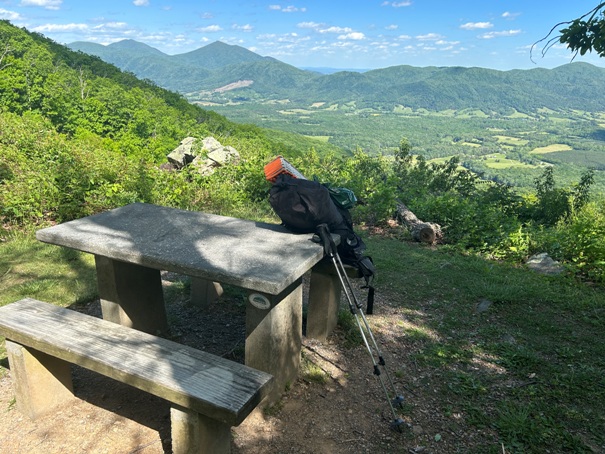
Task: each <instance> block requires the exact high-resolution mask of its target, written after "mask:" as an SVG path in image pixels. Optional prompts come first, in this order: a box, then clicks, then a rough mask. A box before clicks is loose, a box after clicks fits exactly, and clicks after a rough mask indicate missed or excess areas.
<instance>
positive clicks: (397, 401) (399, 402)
mask: <svg viewBox="0 0 605 454" xmlns="http://www.w3.org/2000/svg"><path fill="white" fill-rule="evenodd" d="M334 255H335V257H336V260H337V261H338V263H339V265H340V267H341V269H342V270H343V275H344V280H346V283H347V287H348V289H349V291H350V293H351V295H352V297H353V300H354V301H355V307H356V308H357V311H359V315H360V316H361V319H362V320H363V323H364V326H365V328H366V331H367V332H368V335H369V337H370V340H371V341H372V345H373V347H374V351H375V352H376V354H377V355H378V364H380V365H381V366H382V368H383V370H384V372H385V374H386V376H387V379H388V380H389V383H390V385H391V389H392V391H393V393H394V395H395V398H394V399H393V405H399V406H401V405H402V404H403V400H404V399H403V395H401V394H399V393H397V390H396V389H395V385H394V383H393V379H392V378H391V374H389V370H388V369H387V367H386V361H385V360H384V355H383V354H382V351H381V350H380V348H379V347H378V343H377V342H376V338H375V337H374V333H373V332H372V330H371V329H370V324H369V323H368V319H367V318H366V316H365V314H364V313H363V306H362V304H361V303H360V302H359V300H358V299H357V295H356V294H355V292H354V291H353V284H351V280H350V279H349V276H347V273H346V272H345V271H344V269H345V268H344V265H343V263H342V261H341V259H340V256H339V255H338V253H336V254H334ZM339 278H340V280H341V283H342V285H343V287H344V282H343V278H342V277H341V276H340V273H339ZM345 293H346V290H345ZM347 299H348V300H349V301H350V297H349V295H348V294H347Z"/></svg>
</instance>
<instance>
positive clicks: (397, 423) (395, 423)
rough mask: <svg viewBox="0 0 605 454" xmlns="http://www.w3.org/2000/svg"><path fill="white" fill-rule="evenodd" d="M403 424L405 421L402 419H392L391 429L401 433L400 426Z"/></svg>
mask: <svg viewBox="0 0 605 454" xmlns="http://www.w3.org/2000/svg"><path fill="white" fill-rule="evenodd" d="M404 424H405V421H404V420H403V419H402V418H397V419H394V420H393V422H392V423H391V429H393V430H396V431H398V432H401V426H403V425H404Z"/></svg>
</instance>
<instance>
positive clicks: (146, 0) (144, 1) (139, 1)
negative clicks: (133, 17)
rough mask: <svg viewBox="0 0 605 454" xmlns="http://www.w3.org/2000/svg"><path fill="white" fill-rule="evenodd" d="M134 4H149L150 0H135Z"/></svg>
mask: <svg viewBox="0 0 605 454" xmlns="http://www.w3.org/2000/svg"><path fill="white" fill-rule="evenodd" d="M132 4H133V5H134V6H149V0H134V1H133V2H132Z"/></svg>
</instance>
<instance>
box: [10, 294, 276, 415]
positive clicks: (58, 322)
mask: <svg viewBox="0 0 605 454" xmlns="http://www.w3.org/2000/svg"><path fill="white" fill-rule="evenodd" d="M0 334H2V335H3V336H5V337H6V338H7V339H10V340H12V341H14V342H17V343H19V344H22V345H25V346H27V347H30V348H33V349H35V350H38V351H41V352H44V353H47V354H49V355H52V356H55V357H57V358H59V359H62V360H64V361H68V362H70V363H73V364H77V365H80V366H82V367H85V368H87V369H90V370H93V371H95V372H98V373H100V374H103V375H106V376H108V377H111V378H114V379H116V380H119V381H121V382H124V383H127V384H130V385H132V386H134V387H136V388H139V389H142V390H144V391H147V392H149V393H150V394H153V395H156V396H158V397H161V398H164V399H166V400H168V401H170V402H172V403H174V404H177V405H179V406H182V407H184V408H188V409H191V410H193V411H195V412H198V413H201V414H203V415H206V416H209V417H211V418H214V419H216V420H218V421H221V422H223V423H226V424H229V425H238V424H240V423H241V422H242V421H243V420H244V419H245V418H246V416H247V415H248V414H249V413H250V412H251V411H252V410H253V409H254V408H255V407H256V406H257V405H258V404H259V403H260V402H261V401H262V399H263V398H264V396H265V394H266V392H267V391H268V390H269V389H270V386H269V385H270V383H271V382H272V380H273V378H272V376H271V375H269V374H267V373H264V372H261V371H258V370H256V369H253V368H250V367H247V366H245V365H242V364H238V363H234V362H233V361H229V360H227V359H224V358H220V357H217V356H215V355H211V354H209V353H206V352H203V351H200V350H196V349H194V348H191V347H187V346H185V345H181V344H178V343H176V342H173V341H170V340H167V339H162V338H158V337H156V336H153V335H150V334H146V333H143V332H140V331H137V330H133V329H129V328H125V327H123V326H120V325H118V324H115V323H111V322H107V321H105V320H101V319H97V318H94V317H90V316H87V315H84V314H80V313H78V312H75V311H72V310H68V309H64V308H61V307H57V306H53V305H50V304H47V303H43V302H41V301H37V300H34V299H31V298H26V299H23V300H20V301H18V302H16V303H12V304H9V305H6V306H3V307H0ZM133 352H136V354H133ZM209 383H210V384H211V386H209V385H208V384H209Z"/></svg>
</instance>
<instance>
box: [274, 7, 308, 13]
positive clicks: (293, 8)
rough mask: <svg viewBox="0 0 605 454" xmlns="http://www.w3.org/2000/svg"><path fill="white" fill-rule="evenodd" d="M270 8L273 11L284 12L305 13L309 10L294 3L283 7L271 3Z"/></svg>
mask: <svg viewBox="0 0 605 454" xmlns="http://www.w3.org/2000/svg"><path fill="white" fill-rule="evenodd" d="M269 9H270V10H272V11H281V12H282V13H298V12H300V13H304V12H305V11H307V8H297V7H296V6H293V5H290V6H286V7H282V6H281V5H269Z"/></svg>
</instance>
